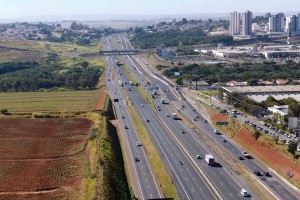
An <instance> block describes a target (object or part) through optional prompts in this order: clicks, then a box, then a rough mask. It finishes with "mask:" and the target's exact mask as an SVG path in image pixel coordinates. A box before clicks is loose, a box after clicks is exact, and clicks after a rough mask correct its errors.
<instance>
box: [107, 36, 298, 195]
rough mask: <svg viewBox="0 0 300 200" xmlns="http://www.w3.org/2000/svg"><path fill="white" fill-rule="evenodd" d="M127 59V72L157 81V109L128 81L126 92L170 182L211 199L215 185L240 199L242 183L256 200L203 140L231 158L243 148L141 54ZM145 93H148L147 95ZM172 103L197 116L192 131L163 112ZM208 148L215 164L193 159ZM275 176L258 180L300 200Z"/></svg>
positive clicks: (124, 45) (122, 44)
mask: <svg viewBox="0 0 300 200" xmlns="http://www.w3.org/2000/svg"><path fill="white" fill-rule="evenodd" d="M116 39H117V40H119V42H117V43H118V44H117V47H118V48H120V49H132V47H131V45H130V43H129V42H128V40H127V39H126V38H124V37H121V36H120V35H118V36H116ZM125 60H126V64H127V66H128V67H129V69H131V72H132V73H133V74H134V76H135V77H136V79H137V80H139V82H140V83H141V84H142V85H147V81H150V82H151V83H153V84H156V85H158V86H159V87H160V89H161V93H160V96H156V98H154V99H153V101H154V103H155V105H156V108H157V110H160V111H157V112H154V111H153V110H152V109H151V108H150V106H148V105H147V103H146V102H145V100H144V99H143V98H142V97H141V96H140V95H139V94H138V93H137V91H136V90H135V89H134V87H132V86H126V87H131V89H132V91H130V92H128V94H129V97H130V99H131V101H132V102H133V103H134V105H135V106H136V108H137V111H138V113H139V115H140V116H141V118H142V120H143V121H144V125H145V127H146V129H147V130H148V132H149V134H150V136H151V139H153V140H154V141H155V144H156V145H157V148H158V150H159V152H161V154H162V155H163V156H164V157H165V160H166V163H165V165H168V166H169V168H170V169H171V172H170V173H173V174H174V175H175V179H174V182H178V183H179V184H177V185H176V184H175V186H177V187H178V185H179V186H180V188H177V189H178V190H179V191H180V190H182V191H184V192H183V193H184V194H183V195H184V196H185V197H186V198H188V199H203V198H205V199H214V198H216V192H213V191H214V190H213V191H212V190H211V189H212V188H214V189H216V190H217V193H218V194H220V195H221V196H222V197H221V198H224V199H241V198H242V196H241V195H240V194H239V191H240V189H241V188H246V189H247V190H250V191H251V194H252V197H253V198H254V199H258V197H257V195H256V194H255V192H254V191H252V190H251V189H250V188H249V186H248V185H247V183H245V182H241V183H239V182H240V181H239V180H238V179H237V176H236V175H234V172H233V171H230V167H229V168H228V167H227V166H224V165H226V163H224V162H223V161H222V157H220V156H218V155H217V154H216V153H215V152H214V151H213V150H212V149H210V146H209V145H207V144H206V142H205V141H204V139H207V138H209V139H212V140H214V141H216V144H218V146H220V147H221V148H223V149H224V150H225V151H226V152H228V153H230V154H231V155H232V156H233V158H236V157H237V156H240V155H241V151H242V149H241V148H240V147H239V146H238V145H236V144H234V143H232V142H231V141H227V138H226V140H225V138H224V136H222V135H217V134H214V133H213V128H212V127H211V126H210V124H208V123H206V122H205V121H204V118H203V117H202V116H201V113H199V112H198V111H197V110H195V109H194V107H193V106H192V105H191V103H193V102H189V101H186V100H184V99H185V96H184V95H183V94H182V93H181V92H178V91H175V90H174V89H173V87H174V86H173V85H172V83H170V82H169V80H167V79H166V78H164V77H163V76H161V75H160V74H158V73H157V72H156V71H155V70H154V69H153V68H152V67H151V66H149V65H148V64H147V63H146V62H145V61H144V60H143V59H139V60H138V59H135V58H134V57H131V56H126V57H125ZM112 64H113V61H112ZM118 70H119V72H120V73H122V74H123V76H119V78H120V80H122V81H123V82H125V81H126V82H129V81H130V80H128V78H127V77H126V76H125V73H124V72H123V69H122V68H119V69H118ZM149 98H151V95H150V94H149ZM161 98H165V99H168V100H169V101H170V103H171V105H172V106H170V105H162V104H161V102H160V99H161ZM142 105H143V106H142ZM174 107H176V109H177V110H178V111H179V112H180V113H181V114H182V115H183V116H185V117H186V118H187V119H194V118H195V116H196V115H197V116H199V118H198V119H197V120H196V121H193V120H190V123H194V124H195V126H196V129H195V130H191V129H189V128H188V127H187V126H186V124H185V123H183V122H182V121H180V120H174V119H172V118H171V117H167V116H166V114H168V115H169V116H170V115H171V113H172V112H174ZM158 108H159V109H158ZM199 134H200V135H201V134H205V135H206V136H208V137H199ZM135 140H137V138H135ZM224 141H227V142H224ZM207 153H211V154H213V155H214V156H215V157H216V158H217V159H216V160H217V163H218V164H217V165H215V167H211V166H208V165H207V164H206V163H205V162H204V160H203V159H196V155H200V156H201V158H204V155H205V154H207ZM240 162H241V164H243V165H244V166H245V167H246V168H248V169H249V171H250V172H251V171H254V170H259V171H266V170H267V168H266V166H264V165H263V164H262V163H261V162H259V161H257V160H255V159H249V160H248V159H246V160H243V161H240ZM198 167H199V168H200V171H201V172H202V173H204V176H203V174H201V175H200V173H199V169H198ZM205 177H208V178H209V183H210V184H212V185H213V187H212V186H211V185H210V184H208V182H207V180H206V179H205ZM277 178H278V177H277V176H274V177H271V178H270V177H261V178H259V180H260V181H261V182H262V183H263V184H265V185H266V186H267V188H268V189H269V190H271V191H272V192H273V193H275V194H276V196H277V197H278V198H280V199H286V198H288V199H298V198H297V194H295V193H293V191H291V188H289V187H288V186H287V185H286V184H284V183H282V182H281V181H278V180H277ZM208 185H209V186H208ZM199 188H200V189H199ZM199 191H200V192H199Z"/></svg>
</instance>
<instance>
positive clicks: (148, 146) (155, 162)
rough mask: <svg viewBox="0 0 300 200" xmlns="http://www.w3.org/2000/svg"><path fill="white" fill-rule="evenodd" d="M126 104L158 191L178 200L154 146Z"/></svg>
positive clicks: (135, 112) (133, 108) (135, 113)
mask: <svg viewBox="0 0 300 200" xmlns="http://www.w3.org/2000/svg"><path fill="white" fill-rule="evenodd" d="M127 102H128V105H127V110H128V113H129V115H130V118H131V119H132V121H133V124H134V127H135V128H136V131H137V133H138V135H139V138H140V140H141V143H142V144H143V148H144V150H145V153H146V156H147V158H148V161H149V163H150V165H151V168H152V171H153V174H154V176H155V179H156V180H157V184H158V186H159V187H160V188H159V189H160V190H161V191H162V193H163V195H164V197H169V198H170V197H172V198H175V199H178V194H177V192H176V188H175V186H174V185H173V182H172V180H171V177H170V176H169V174H168V172H167V171H166V168H165V166H164V164H163V162H162V160H161V159H160V157H159V154H158V152H157V150H156V148H155V146H154V145H153V143H152V141H151V139H150V137H149V135H148V133H147V130H146V129H145V127H144V125H143V123H142V121H141V119H140V117H139V115H138V113H137V111H136V109H135V107H134V106H133V105H132V104H131V103H130V102H129V101H127Z"/></svg>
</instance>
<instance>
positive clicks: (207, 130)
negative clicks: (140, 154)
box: [135, 59, 299, 199]
mask: <svg viewBox="0 0 300 200" xmlns="http://www.w3.org/2000/svg"><path fill="white" fill-rule="evenodd" d="M139 63H140V64H141V65H144V68H140V69H139V70H140V71H142V72H143V73H147V72H145V71H143V69H145V67H147V70H148V71H150V73H151V74H152V75H154V76H156V77H158V79H157V78H153V77H154V76H151V75H150V76H148V78H149V79H151V80H152V82H154V83H156V84H157V85H158V86H159V87H160V88H161V89H162V91H164V93H163V95H164V98H166V99H168V100H169V101H170V102H172V104H174V105H175V107H177V109H178V110H180V112H181V113H182V114H183V115H185V116H186V117H187V118H189V119H194V118H195V116H199V118H198V119H197V120H196V121H193V120H191V121H193V123H194V124H195V125H196V126H197V127H198V128H199V130H200V133H204V134H208V135H209V136H211V137H212V139H214V140H215V141H217V143H218V144H219V145H220V146H221V147H223V148H224V149H225V150H226V151H228V152H229V153H231V155H233V157H234V158H237V157H238V156H241V152H242V151H243V149H241V148H240V147H239V146H238V145H236V144H235V143H232V142H231V141H227V140H228V138H225V136H222V135H217V134H215V133H214V131H213V128H212V127H211V126H210V125H209V124H208V123H205V121H204V120H205V119H204V118H203V117H202V116H201V113H199V112H198V111H197V110H195V109H194V107H193V106H192V105H191V103H190V102H189V101H178V99H177V98H176V96H178V97H179V98H180V99H181V100H184V99H185V97H184V96H183V95H182V93H180V91H179V92H174V91H173V90H172V87H174V86H172V84H170V82H169V81H168V80H167V79H165V78H164V77H163V76H161V75H160V74H158V73H157V72H156V71H155V70H154V69H153V68H151V67H150V66H149V65H148V64H147V63H146V62H145V61H144V60H142V59H141V60H140V61H139V62H136V61H135V67H137V66H138V65H139ZM148 74H149V73H148ZM154 101H157V100H154ZM157 103H159V102H157ZM182 106H184V107H182ZM161 110H162V109H161ZM163 111H164V110H162V112H163ZM165 111H166V112H168V113H169V114H170V112H172V110H170V109H166V110H165ZM171 121H172V120H171ZM170 123H171V122H170ZM179 123H182V122H179ZM175 124H178V123H175ZM173 125H174V124H173ZM182 126H184V124H182ZM171 127H172V126H171ZM173 127H174V130H176V129H177V131H178V132H179V130H180V126H176V127H175V126H173ZM190 132H191V131H190ZM188 133H189V132H188ZM179 135H180V134H179ZM191 136H192V137H185V136H183V138H184V139H185V140H189V139H190V138H194V142H196V141H197V140H199V138H197V137H195V135H194V134H191ZM224 141H226V142H224ZM186 144H193V141H186ZM189 146H191V145H189ZM193 149H195V148H192V149H191V152H192V150H193ZM202 152H203V151H202ZM204 152H205V151H204ZM194 154H197V152H196V151H194ZM198 154H199V153H198ZM240 162H241V164H243V165H244V166H245V167H246V168H247V169H248V170H249V171H250V172H251V173H252V172H253V171H261V172H264V171H270V169H269V168H268V167H267V166H265V165H264V164H263V163H261V162H260V161H258V160H256V159H245V160H243V161H240ZM209 177H213V176H209ZM257 178H258V179H259V180H260V181H261V183H262V184H264V185H265V186H267V188H268V189H269V190H271V191H272V192H273V193H274V194H275V195H276V197H277V198H280V199H286V198H288V199H299V197H298V195H299V193H298V192H299V191H295V190H294V188H292V187H291V186H290V185H289V184H286V183H285V182H283V181H281V179H280V178H279V177H278V176H277V175H276V174H274V175H273V176H272V177H265V176H262V177H257ZM215 181H216V183H217V184H218V183H219V182H218V181H217V179H216V180H215ZM219 188H222V187H219ZM224 192H225V191H224Z"/></svg>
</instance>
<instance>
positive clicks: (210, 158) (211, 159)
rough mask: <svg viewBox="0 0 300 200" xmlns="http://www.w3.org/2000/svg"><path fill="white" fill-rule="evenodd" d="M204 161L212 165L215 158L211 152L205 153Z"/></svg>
mask: <svg viewBox="0 0 300 200" xmlns="http://www.w3.org/2000/svg"><path fill="white" fill-rule="evenodd" d="M205 161H206V162H207V164H209V165H212V164H214V163H215V159H214V157H213V155H211V154H205Z"/></svg>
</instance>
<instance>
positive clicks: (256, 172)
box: [253, 171, 263, 176]
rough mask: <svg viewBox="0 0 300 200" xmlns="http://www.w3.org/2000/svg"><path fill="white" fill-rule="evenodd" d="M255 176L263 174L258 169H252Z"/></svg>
mask: <svg viewBox="0 0 300 200" xmlns="http://www.w3.org/2000/svg"><path fill="white" fill-rule="evenodd" d="M253 173H254V174H255V175H256V176H262V175H263V174H262V173H261V172H260V171H254V172H253Z"/></svg>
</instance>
